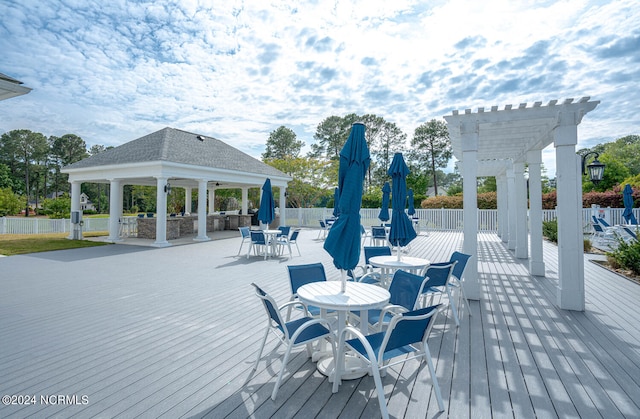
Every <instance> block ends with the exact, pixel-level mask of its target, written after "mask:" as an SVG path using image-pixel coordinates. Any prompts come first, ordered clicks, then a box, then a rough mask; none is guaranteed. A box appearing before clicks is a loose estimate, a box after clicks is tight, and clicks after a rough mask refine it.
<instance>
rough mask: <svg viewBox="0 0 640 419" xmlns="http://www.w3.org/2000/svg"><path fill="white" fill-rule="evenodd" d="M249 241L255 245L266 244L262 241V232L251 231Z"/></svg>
mask: <svg viewBox="0 0 640 419" xmlns="http://www.w3.org/2000/svg"><path fill="white" fill-rule="evenodd" d="M250 233H251V241H252V242H253V243H255V244H266V242H265V240H264V233H263V232H262V231H259V230H256V231H254V230H251V231H250Z"/></svg>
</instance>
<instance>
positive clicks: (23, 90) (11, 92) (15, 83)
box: [0, 73, 31, 100]
mask: <svg viewBox="0 0 640 419" xmlns="http://www.w3.org/2000/svg"><path fill="white" fill-rule="evenodd" d="M22 84H23V83H22V82H21V81H19V80H16V79H14V78H13V77H9V76H7V75H6V74H2V73H0V100H5V99H10V98H12V97H16V96H21V95H26V94H27V93H29V92H30V91H31V89H30V88H29V87H25V86H22Z"/></svg>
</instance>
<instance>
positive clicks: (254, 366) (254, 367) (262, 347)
mask: <svg viewBox="0 0 640 419" xmlns="http://www.w3.org/2000/svg"><path fill="white" fill-rule="evenodd" d="M269 327H271V326H270V325H267V330H265V331H264V338H262V344H261V345H260V349H259V350H258V359H256V363H255V364H254V365H253V370H254V371H255V370H256V369H258V362H260V357H261V356H262V351H263V350H264V344H265V343H267V335H268V334H269Z"/></svg>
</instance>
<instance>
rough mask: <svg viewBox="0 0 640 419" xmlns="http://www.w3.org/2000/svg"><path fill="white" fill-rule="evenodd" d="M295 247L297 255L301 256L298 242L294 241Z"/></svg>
mask: <svg viewBox="0 0 640 419" xmlns="http://www.w3.org/2000/svg"><path fill="white" fill-rule="evenodd" d="M296 249H298V256H302V253H300V248H299V247H298V242H297V241H296Z"/></svg>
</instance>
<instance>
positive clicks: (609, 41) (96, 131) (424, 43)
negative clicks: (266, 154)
mask: <svg viewBox="0 0 640 419" xmlns="http://www.w3.org/2000/svg"><path fill="white" fill-rule="evenodd" d="M0 16H2V18H1V19H0V73H4V74H6V75H8V76H11V77H13V78H15V79H18V80H20V81H22V82H23V83H24V85H25V86H27V87H30V88H32V89H33V91H32V92H31V93H29V94H27V95H24V96H20V97H17V98H13V99H9V100H5V101H2V102H0V134H1V133H4V132H8V131H11V130H14V129H29V130H31V131H35V132H40V133H42V134H44V135H46V136H51V135H55V136H61V135H64V134H68V133H72V134H76V135H79V136H80V137H82V138H83V139H84V140H85V142H86V143H87V146H88V147H91V146H92V145H96V144H100V145H104V146H117V145H120V144H123V143H125V142H128V141H131V140H134V139H136V138H139V137H141V136H144V135H146V134H149V133H152V132H155V131H157V130H159V129H162V128H164V127H172V128H177V129H182V130H186V131H190V132H194V133H197V134H204V135H207V136H212V137H215V138H218V139H220V140H222V141H224V142H226V143H228V144H230V145H232V146H234V147H236V148H238V149H240V150H242V151H243V152H245V153H247V154H249V155H251V156H253V157H256V158H260V155H261V153H262V152H263V151H264V149H265V145H266V142H267V139H268V138H269V134H270V133H271V132H273V131H274V130H276V129H277V128H278V127H280V126H282V125H284V126H286V127H288V128H290V129H292V130H293V131H294V132H295V133H296V135H297V138H298V139H299V140H302V141H304V142H305V143H306V146H305V148H304V149H303V152H306V151H308V150H309V149H310V145H311V144H312V143H314V140H313V135H314V133H315V132H316V128H317V126H318V124H320V123H321V122H322V121H323V120H324V119H326V118H328V117H329V116H332V115H337V116H344V115H347V114H350V113H356V114H359V115H364V114H376V115H378V116H381V117H383V118H384V119H385V120H386V121H388V122H393V123H395V124H396V125H397V126H398V127H399V128H400V129H402V131H403V132H404V133H406V134H407V137H408V140H407V141H409V140H410V139H411V138H412V137H413V133H414V131H415V129H416V128H417V127H418V126H420V125H421V124H424V123H425V122H427V121H429V120H431V119H434V118H436V119H442V118H443V116H445V115H450V114H451V112H452V111H453V110H464V109H472V110H473V111H474V112H475V111H477V108H478V107H485V108H487V109H488V108H490V107H491V106H493V105H497V106H499V108H500V109H503V108H504V106H505V105H508V104H513V105H514V107H515V106H516V105H518V104H520V103H529V106H531V105H532V104H533V102H536V101H541V102H542V103H543V104H546V103H548V102H549V101H550V100H558V101H559V102H561V101H563V100H564V99H566V98H575V99H576V100H577V99H579V98H581V97H583V96H590V97H591V100H598V101H600V104H599V105H598V107H597V108H596V109H595V110H594V111H592V112H590V113H589V114H587V115H586V116H585V117H584V119H583V120H582V123H581V124H580V125H579V127H578V138H579V142H578V149H580V148H587V147H592V146H594V145H597V144H600V143H605V142H610V141H613V140H615V139H617V138H620V137H622V136H625V135H630V134H640V132H639V131H640V128H639V126H640V1H639V0H626V1H595V0H594V1H590V0H567V1H544V0H540V1H536V0H523V1H511V0H484V1H475V0H451V1H442V0H435V1H425V0H422V1H417V0H393V1H389V0H332V1H329V0H308V1H295V0H282V1H270V0H244V1H243V0H224V1H216V0H201V1H197V0H172V1H170V0H153V1H124V0H110V1H103V0H97V1H94V0H47V1H42V0H18V1H14V0H0ZM543 162H544V166H545V168H546V170H547V176H549V177H554V176H555V166H556V163H555V152H554V149H553V146H550V147H547V149H545V150H544V152H543ZM452 163H453V162H452Z"/></svg>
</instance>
